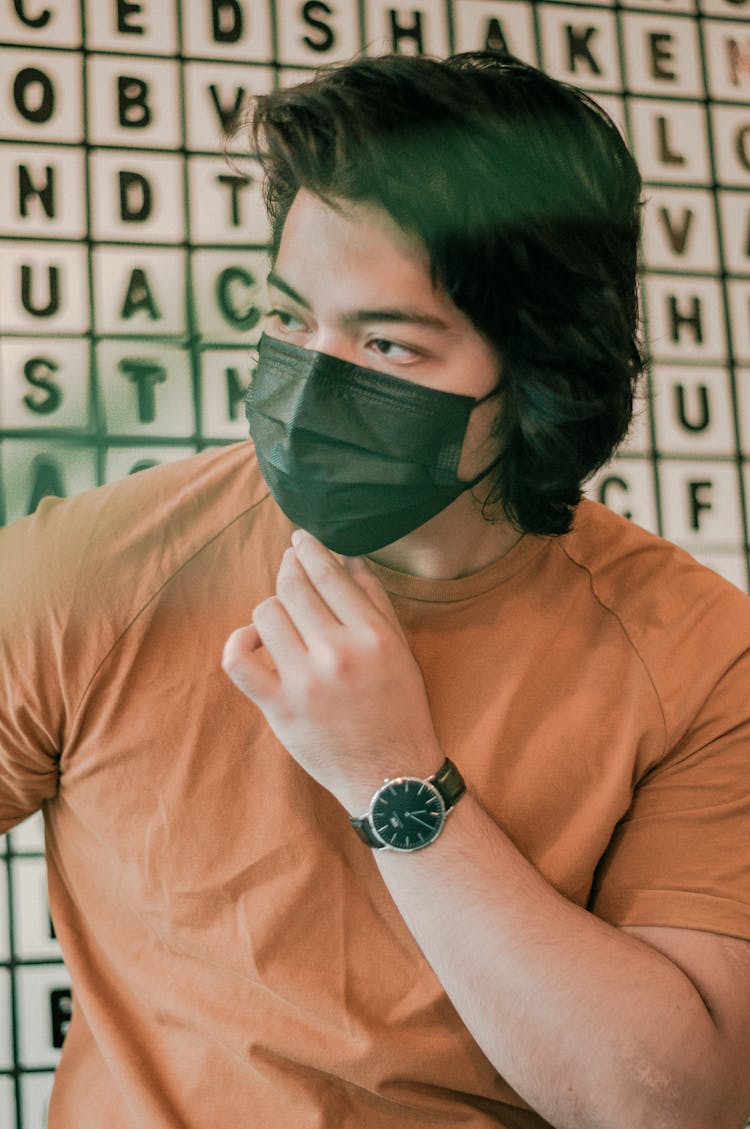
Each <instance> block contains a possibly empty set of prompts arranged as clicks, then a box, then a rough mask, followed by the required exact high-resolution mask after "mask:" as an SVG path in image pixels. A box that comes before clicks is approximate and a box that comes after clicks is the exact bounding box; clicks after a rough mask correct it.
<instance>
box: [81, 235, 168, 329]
mask: <svg viewBox="0 0 750 1129" xmlns="http://www.w3.org/2000/svg"><path fill="white" fill-rule="evenodd" d="M93 271H94V303H95V309H96V329H97V332H98V333H102V334H115V333H122V334H127V335H128V336H136V337H138V336H144V335H145V336H148V335H157V336H178V335H183V334H185V332H186V309H185V305H186V300H187V298H186V289H185V288H186V278H185V252H184V251H182V250H179V251H178V250H172V249H171V248H162V247H147V246H142V247H141V246H133V247H96V248H94V253H93Z"/></svg>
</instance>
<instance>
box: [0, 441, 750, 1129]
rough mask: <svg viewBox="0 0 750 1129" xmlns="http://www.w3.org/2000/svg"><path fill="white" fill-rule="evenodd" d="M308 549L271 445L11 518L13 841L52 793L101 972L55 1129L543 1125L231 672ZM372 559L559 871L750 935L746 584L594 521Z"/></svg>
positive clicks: (587, 514) (6, 565) (2, 719)
mask: <svg viewBox="0 0 750 1129" xmlns="http://www.w3.org/2000/svg"><path fill="white" fill-rule="evenodd" d="M290 532H291V526H290V524H289V522H288V521H287V519H286V518H285V517H284V515H283V514H282V513H281V511H280V510H279V508H278V506H277V505H276V504H275V502H274V501H273V498H272V497H271V496H270V495H269V493H268V490H267V488H266V486H265V484H264V482H263V480H262V478H261V476H260V474H259V472H258V469H257V464H256V461H255V458H254V454H253V447H252V444H251V443H249V442H246V443H238V444H233V445H231V446H228V447H222V448H218V449H212V450H208V451H205V452H204V453H203V454H201V455H198V456H195V457H192V458H189V459H184V460H181V461H179V462H176V463H171V464H168V465H165V466H162V467H158V468H155V469H152V470H146V471H142V472H140V473H138V474H135V475H133V476H132V477H131V478H128V479H126V480H124V481H120V482H116V483H112V484H111V485H108V486H106V487H102V488H100V489H98V490H93V491H89V492H88V493H86V494H82V495H80V496H78V497H75V498H72V499H69V500H66V501H61V500H58V499H45V500H44V501H43V502H42V504H41V505H40V506H39V508H38V510H37V512H36V514H34V515H33V516H31V517H29V518H26V519H24V520H22V521H20V522H16V523H15V524H14V525H12V526H10V527H8V528H7V529H6V530H3V531H2V532H0V592H2V609H3V614H2V627H1V630H0V831H4V830H7V829H8V828H10V827H12V826H13V825H14V824H15V823H17V822H18V821H20V820H21V819H23V818H24V817H25V816H27V815H28V814H29V813H31V812H33V811H34V810H35V809H37V808H39V807H40V806H42V807H43V810H44V816H45V821H46V850H47V864H48V873H49V889H50V904H51V909H52V915H53V919H54V924H55V930H56V933H57V936H58V938H59V940H60V944H61V946H62V950H63V954H64V957H65V961H66V963H67V967H68V969H69V972H70V975H71V978H72V982H73V1018H72V1022H71V1024H70V1027H69V1030H68V1035H67V1038H66V1042H65V1046H64V1048H63V1053H62V1058H61V1061H60V1065H59V1067H58V1071H57V1078H56V1082H55V1087H54V1090H53V1096H52V1100H51V1104H50V1115H49V1125H50V1129H81V1127H82V1126H85V1127H86V1129H176V1127H177V1126H179V1127H180V1129H209V1127H211V1129H213V1127H221V1129H291V1127H294V1129H313V1127H317V1126H320V1127H328V1129H330V1127H333V1126H335V1127H336V1129H407V1127H413V1129H426V1127H428V1126H430V1127H432V1126H434V1127H440V1126H462V1127H463V1126H469V1127H473V1129H479V1127H481V1126H485V1127H486V1126H498V1125H499V1126H505V1127H506V1129H542V1127H543V1126H544V1122H543V1121H542V1120H541V1119H540V1118H539V1117H538V1116H536V1115H535V1114H533V1113H531V1112H530V1111H528V1107H527V1106H525V1105H524V1103H523V1102H522V1101H521V1099H520V1098H519V1097H517V1095H515V1094H514V1092H513V1091H512V1090H511V1089H510V1087H509V1086H508V1085H507V1084H506V1083H505V1082H504V1081H503V1079H502V1078H500V1077H499V1076H498V1075H497V1073H496V1071H495V1070H494V1069H493V1067H492V1066H491V1065H490V1063H489V1062H488V1060H487V1059H486V1058H485V1057H484V1056H483V1054H482V1053H481V1051H480V1050H479V1048H478V1047H477V1046H476V1044H475V1043H474V1041H473V1039H472V1038H471V1036H470V1035H469V1033H468V1031H467V1030H466V1028H465V1027H464V1026H463V1024H462V1023H461V1021H460V1020H459V1018H458V1016H457V1014H456V1013H455V1011H454V1010H453V1007H452V1006H451V1004H450V1002H449V1000H448V999H447V997H446V996H445V994H444V992H443V991H442V989H441V986H440V984H439V982H438V981H437V979H436V977H435V975H434V973H433V972H432V970H431V969H430V967H429V966H428V964H427V962H426V961H425V959H424V958H423V957H422V955H421V952H420V950H419V948H418V947H417V945H416V943H415V941H414V940H413V938H412V936H411V934H410V933H409V931H408V930H407V928H406V926H405V925H404V923H403V921H402V919H401V917H400V915H399V913H398V911H397V910H396V908H395V906H394V904H393V902H392V901H391V898H390V895H389V894H388V891H387V889H386V887H385V886H384V884H383V882H382V880H381V878H380V875H379V872H378V870H377V867H376V865H375V860H374V859H373V857H372V852H371V851H370V850H369V849H368V848H367V847H366V846H364V845H363V844H362V843H361V842H360V841H359V840H358V839H357V838H356V836H355V835H354V833H353V832H352V830H351V828H350V826H349V823H348V818H347V814H346V812H345V811H344V810H343V809H342V808H341V807H340V805H339V804H338V803H337V801H336V800H335V799H334V798H333V796H331V795H330V794H329V793H328V792H326V791H325V790H323V789H322V788H321V787H320V786H319V785H318V784H316V783H315V782H314V781H313V780H312V779H310V778H309V777H308V776H307V775H306V774H305V772H304V771H303V770H302V769H301V768H300V767H299V766H298V765H297V764H296V763H295V761H294V760H293V759H292V758H291V757H290V756H289V755H288V754H287V753H286V751H285V750H284V748H283V747H282V746H281V745H280V744H279V742H278V741H277V740H276V739H275V737H274V736H273V735H272V733H271V732H270V730H269V728H268V726H267V725H266V722H265V720H264V718H263V715H262V714H261V713H260V711H259V710H258V709H257V708H256V707H255V706H254V705H253V704H252V703H251V702H250V701H248V700H247V699H246V698H245V697H244V696H243V695H242V694H240V692H239V691H238V690H237V689H236V688H235V687H234V686H233V685H232V683H231V682H230V680H229V679H228V678H227V676H226V675H225V674H224V672H223V671H222V669H221V666H220V659H221V653H222V648H223V645H224V641H225V639H226V638H227V636H228V635H229V633H230V632H231V631H232V630H233V629H234V628H235V627H237V626H238V625H240V624H242V623H246V622H248V620H249V618H250V614H251V612H252V609H253V608H254V607H255V605H256V604H257V603H259V602H260V601H261V600H263V599H265V598H266V597H267V596H268V595H270V594H272V592H273V591H274V585H275V578H276V573H277V570H278V567H279V563H280V559H281V554H282V552H283V550H284V549H285V548H286V546H287V545H288V543H289V536H290ZM373 568H374V570H375V572H376V573H377V575H378V576H379V577H380V579H381V581H382V582H383V583H384V585H385V587H386V588H387V590H388V591H389V593H390V594H391V597H392V599H393V602H394V606H395V607H396V609H397V612H398V615H399V617H400V619H401V622H402V624H403V626H404V629H405V631H406V634H407V637H408V639H409V642H410V645H411V646H412V648H413V651H414V654H415V656H416V658H417V660H418V662H419V665H420V667H421V669H422V672H423V674H424V678H425V683H426V686H427V691H428V695H429V699H430V703H431V708H432V712H433V716H434V720H435V726H436V731H437V734H438V736H439V738H440V741H441V745H442V748H443V750H444V752H445V753H446V754H447V755H448V756H450V757H451V758H452V759H453V760H454V761H455V762H456V764H457V765H458V766H459V768H460V769H461V771H462V772H463V774H464V775H465V777H466V778H467V780H468V781H469V782H470V784H471V785H472V786H473V788H474V789H475V790H476V792H477V793H478V795H479V797H480V799H481V801H482V803H483V804H484V806H485V807H486V808H487V810H488V811H489V812H490V814H491V815H492V817H493V818H494V819H496V820H497V822H498V823H499V824H500V825H501V826H502V827H503V828H504V830H505V831H506V832H507V833H508V834H509V835H510V837H511V838H512V840H513V841H514V842H515V843H516V844H517V846H518V848H519V849H520V850H521V851H522V852H523V853H524V854H525V855H526V856H527V857H528V858H529V859H530V860H531V861H532V862H533V863H534V864H535V865H536V866H537V867H538V868H539V870H540V871H541V873H542V874H543V875H545V877H546V878H547V879H548V880H549V882H550V883H552V885H554V886H555V887H556V888H557V889H558V890H559V891H561V892H562V893H563V894H564V895H565V896H566V897H568V898H570V899H571V900H573V901H575V902H577V903H578V904H579V905H582V906H587V907H588V908H589V909H590V910H591V911H592V912H593V913H595V914H598V915H599V916H600V917H602V918H604V919H605V920H607V921H609V922H612V923H613V924H641V925H643V924H650V925H672V926H683V927H687V928H695V929H703V930H711V931H714V932H716V933H725V934H731V935H734V936H737V937H745V938H748V939H750V857H749V856H750V849H749V847H748V844H749V843H750V806H749V805H750V794H749V792H748V787H747V781H748V777H749V773H748V769H749V768H750V693H748V687H750V652H749V651H748V647H749V646H750V600H748V598H747V597H746V596H745V595H744V594H743V593H741V592H740V591H739V590H738V589H736V588H734V587H733V586H732V585H730V584H729V583H727V582H726V581H724V580H722V579H720V578H719V577H718V576H717V575H715V574H714V573H712V572H710V571H709V570H707V569H705V568H703V567H701V566H700V565H698V564H697V563H696V562H695V561H693V560H692V559H691V558H690V557H689V556H688V555H687V554H686V553H684V552H682V551H681V550H679V549H677V548H675V547H674V546H672V545H670V544H669V543H667V542H666V541H663V540H660V539H659V538H657V537H654V536H652V535H650V534H648V533H646V532H644V531H643V530H641V529H639V528H638V527H637V526H635V525H632V524H631V523H629V522H628V521H626V520H625V519H623V518H621V517H618V516H617V515H615V514H613V513H611V512H610V511H609V510H607V509H605V508H604V507H602V506H600V505H597V504H596V503H593V502H588V501H585V502H583V503H581V505H580V506H579V508H578V510H577V514H576V521H575V527H574V529H573V531H572V532H571V533H569V534H567V535H565V536H564V537H561V538H540V537H534V536H526V537H524V538H523V539H522V540H521V541H520V542H519V543H518V545H517V546H516V547H515V548H514V549H512V550H511V551H510V552H509V553H508V554H507V555H506V556H504V557H503V558H502V559H500V560H498V561H496V562H494V563H493V564H491V565H490V566H489V567H487V568H485V569H483V570H481V571H480V572H477V573H474V574H473V575H471V576H467V577H464V578H461V579H458V580H450V581H433V580H425V579H419V578H415V577H410V576H406V575H403V574H399V573H395V572H392V571H390V570H388V569H384V568H382V567H377V566H375V565H373ZM437 927H439V923H437Z"/></svg>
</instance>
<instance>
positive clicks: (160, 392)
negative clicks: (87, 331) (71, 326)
mask: <svg viewBox="0 0 750 1129" xmlns="http://www.w3.org/2000/svg"><path fill="white" fill-rule="evenodd" d="M96 369H97V383H98V386H99V402H100V408H101V413H102V422H103V425H104V428H105V430H106V432H107V434H108V435H133V436H147V435H148V436H154V437H157V436H160V435H165V436H166V435H169V436H175V437H176V438H189V437H190V436H191V435H193V433H194V431H195V409H194V405H193V388H192V380H191V375H190V361H189V357H188V355H187V354H186V353H185V351H184V349H182V348H181V347H180V346H178V345H171V344H168V343H165V342H155V341H154V342H150V341H100V342H99V343H98V344H97V346H96Z"/></svg>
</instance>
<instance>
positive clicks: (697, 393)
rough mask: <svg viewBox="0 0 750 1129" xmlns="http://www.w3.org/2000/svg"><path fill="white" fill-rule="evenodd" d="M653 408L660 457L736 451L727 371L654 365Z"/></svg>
mask: <svg viewBox="0 0 750 1129" xmlns="http://www.w3.org/2000/svg"><path fill="white" fill-rule="evenodd" d="M652 380H653V405H654V408H653V410H654V419H655V425H656V445H657V448H658V450H659V451H660V453H661V454H670V455H690V454H702V455H733V454H734V453H735V450H736V443H735V431H734V410H733V406H732V389H731V384H730V379H729V372H728V371H727V370H726V369H721V368H715V369H714V368H703V367H699V366H697V365H692V366H685V367H684V368H675V367H671V366H668V365H655V366H654V370H653V376H652Z"/></svg>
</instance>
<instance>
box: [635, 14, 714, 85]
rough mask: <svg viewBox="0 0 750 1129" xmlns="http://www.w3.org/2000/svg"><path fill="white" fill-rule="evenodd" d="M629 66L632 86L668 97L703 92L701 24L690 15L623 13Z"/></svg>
mask: <svg viewBox="0 0 750 1129" xmlns="http://www.w3.org/2000/svg"><path fill="white" fill-rule="evenodd" d="M623 41H624V46H625V60H626V65H625V70H626V76H627V83H628V87H629V89H630V90H632V91H634V92H635V93H637V94H659V95H666V96H667V97H669V96H671V95H676V94H682V95H685V96H686V97H693V98H696V97H700V96H701V95H702V94H703V71H702V66H701V58H700V48H699V44H698V25H697V24H696V22H695V20H692V19H689V18H687V17H684V16H683V17H676V18H670V17H669V16H667V15H653V16H652V15H642V14H640V13H636V12H626V13H625V14H624V15H623Z"/></svg>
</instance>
